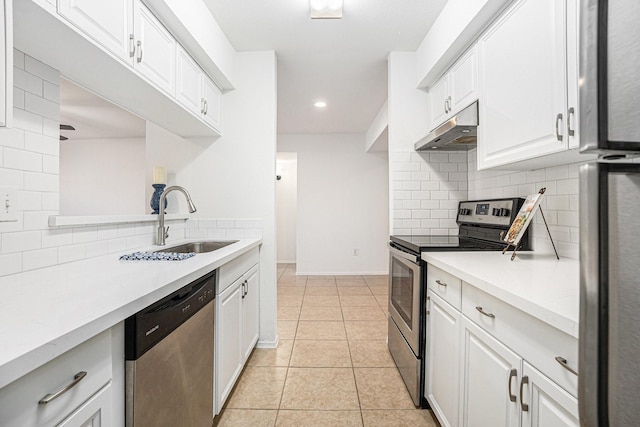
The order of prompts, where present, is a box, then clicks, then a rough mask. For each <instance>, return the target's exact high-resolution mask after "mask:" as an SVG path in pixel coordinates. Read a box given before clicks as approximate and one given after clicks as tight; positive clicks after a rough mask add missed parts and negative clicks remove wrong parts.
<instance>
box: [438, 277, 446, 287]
mask: <svg viewBox="0 0 640 427" xmlns="http://www.w3.org/2000/svg"><path fill="white" fill-rule="evenodd" d="M436 283H437V284H438V285H440V286H444V287H445V288H446V287H447V284H446V283H444V282H441V281H440V279H437V280H436Z"/></svg>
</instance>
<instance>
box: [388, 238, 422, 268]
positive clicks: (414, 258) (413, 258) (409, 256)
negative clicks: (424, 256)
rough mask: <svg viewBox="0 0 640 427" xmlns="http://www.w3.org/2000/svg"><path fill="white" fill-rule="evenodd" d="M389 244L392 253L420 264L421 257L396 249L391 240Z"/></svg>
mask: <svg viewBox="0 0 640 427" xmlns="http://www.w3.org/2000/svg"><path fill="white" fill-rule="evenodd" d="M387 246H388V247H389V252H391V255H393V256H397V257H400V258H404V259H406V260H407V261H411V262H412V263H414V264H419V263H420V262H419V261H420V257H418V256H416V255H412V254H409V253H407V252H403V251H401V250H398V249H396V248H395V246H393V245H392V244H391V242H388V243H387Z"/></svg>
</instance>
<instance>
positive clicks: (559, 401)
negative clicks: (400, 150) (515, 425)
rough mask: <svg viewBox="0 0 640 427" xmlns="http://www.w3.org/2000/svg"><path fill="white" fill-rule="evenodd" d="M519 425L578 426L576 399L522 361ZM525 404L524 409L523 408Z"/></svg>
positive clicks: (531, 426) (529, 426) (523, 426)
mask: <svg viewBox="0 0 640 427" xmlns="http://www.w3.org/2000/svg"><path fill="white" fill-rule="evenodd" d="M521 381H524V382H525V384H524V385H523V387H522V389H523V395H522V396H520V399H521V400H522V403H523V404H524V405H528V407H527V406H525V407H523V408H522V427H579V426H580V421H579V418H578V400H577V399H576V398H575V397H573V396H571V395H570V394H569V393H567V392H566V391H564V390H563V389H562V388H560V387H559V386H558V385H557V384H556V383H554V382H553V381H551V380H550V379H549V378H548V377H547V376H545V375H544V374H542V373H541V372H540V371H538V370H537V369H535V368H534V367H533V366H531V365H529V364H528V363H527V362H524V363H523V369H522V379H521ZM525 408H526V410H525Z"/></svg>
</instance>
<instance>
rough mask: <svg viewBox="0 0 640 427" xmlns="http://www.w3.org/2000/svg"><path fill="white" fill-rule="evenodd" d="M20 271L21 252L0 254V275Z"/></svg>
mask: <svg viewBox="0 0 640 427" xmlns="http://www.w3.org/2000/svg"><path fill="white" fill-rule="evenodd" d="M21 271H22V252H20V253H15V254H9V255H0V276H8V275H10V274H15V273H20V272H21Z"/></svg>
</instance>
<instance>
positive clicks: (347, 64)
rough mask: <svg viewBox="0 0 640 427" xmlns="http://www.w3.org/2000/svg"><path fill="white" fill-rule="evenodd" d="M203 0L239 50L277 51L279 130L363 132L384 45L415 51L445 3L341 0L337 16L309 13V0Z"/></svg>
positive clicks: (383, 88) (380, 76)
mask: <svg viewBox="0 0 640 427" xmlns="http://www.w3.org/2000/svg"><path fill="white" fill-rule="evenodd" d="M203 1H204V2H205V4H206V5H207V6H208V8H209V9H210V10H211V12H212V13H213V15H214V17H215V19H216V21H217V22H218V24H219V25H220V27H221V28H222V30H223V31H224V32H225V34H226V35H227V37H228V39H229V41H230V42H231V44H232V45H233V47H234V48H235V49H236V50H237V51H252V50H275V51H276V54H277V58H278V133H351V132H354V133H364V132H366V130H367V129H368V128H369V125H370V124H371V122H372V121H373V119H374V118H375V116H376V114H377V113H378V111H379V110H380V107H381V106H382V104H383V103H384V101H385V100H386V99H387V61H386V60H387V56H388V54H389V52H391V51H415V50H416V49H417V48H418V46H419V45H420V42H422V39H424V36H425V35H426V33H427V31H428V30H429V28H430V27H431V25H432V24H433V21H434V20H435V18H436V16H437V15H438V13H439V12H440V10H441V9H442V7H443V6H444V5H445V3H446V0H344V7H343V18H342V19H322V20H312V19H310V18H309V0H203ZM416 80H417V78H416ZM317 100H324V101H326V102H327V107H326V108H325V109H324V110H318V109H316V108H315V107H314V106H313V103H314V102H315V101H317Z"/></svg>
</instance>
